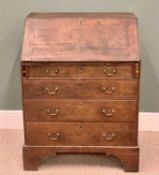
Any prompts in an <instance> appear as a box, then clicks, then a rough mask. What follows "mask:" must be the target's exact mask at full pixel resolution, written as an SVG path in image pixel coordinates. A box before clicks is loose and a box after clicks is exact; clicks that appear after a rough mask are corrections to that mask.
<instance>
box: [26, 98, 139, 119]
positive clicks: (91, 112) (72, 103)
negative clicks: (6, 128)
mask: <svg viewBox="0 0 159 175" xmlns="http://www.w3.org/2000/svg"><path fill="white" fill-rule="evenodd" d="M24 108H25V110H24V114H25V120H26V121H52V122H55V121H66V122H68V121H103V122H109V121H136V120H137V102H136V101H135V100H134V101H133V100H128V101H126V100H120V101H119V100H118V101H115V100H101V101H99V100H83V101H82V100H62V101H61V100H56V101H55V100H43V101H41V100H25V101H24Z"/></svg>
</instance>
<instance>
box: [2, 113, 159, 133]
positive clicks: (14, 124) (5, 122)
mask: <svg viewBox="0 0 159 175" xmlns="http://www.w3.org/2000/svg"><path fill="white" fill-rule="evenodd" d="M158 123H159V113H157V112H140V113H139V131H154V132H157V131H159V125H158ZM0 129H23V116H22V111H21V110H0Z"/></svg>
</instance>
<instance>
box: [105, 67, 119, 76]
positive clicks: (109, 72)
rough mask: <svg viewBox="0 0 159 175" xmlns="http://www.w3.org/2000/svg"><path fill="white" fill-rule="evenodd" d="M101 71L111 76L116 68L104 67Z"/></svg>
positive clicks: (115, 71)
mask: <svg viewBox="0 0 159 175" xmlns="http://www.w3.org/2000/svg"><path fill="white" fill-rule="evenodd" d="M103 72H104V74H105V75H106V76H109V77H111V76H113V75H114V74H116V73H117V69H116V68H113V69H110V70H109V69H104V70H103Z"/></svg>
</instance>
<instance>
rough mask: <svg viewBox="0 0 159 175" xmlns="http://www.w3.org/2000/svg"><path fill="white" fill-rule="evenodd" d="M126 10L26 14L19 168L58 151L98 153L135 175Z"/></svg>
mask: <svg viewBox="0 0 159 175" xmlns="http://www.w3.org/2000/svg"><path fill="white" fill-rule="evenodd" d="M137 28H138V27H137V19H136V17H135V16H134V15H133V14H131V13H44V14H43V13H32V14H30V15H29V16H28V17H27V18H26V21H25V31H24V41H23V47H22V59H21V70H22V71H21V72H22V89H23V112H24V131H25V143H24V146H23V160H24V169H25V170H36V169H37V168H38V166H39V164H40V163H41V161H42V160H44V159H46V158H48V157H49V156H51V155H56V154H58V153H104V154H105V155H111V156H114V157H116V158H118V159H119V160H120V161H121V163H122V164H123V166H124V168H125V171H138V164H139V147H138V105H139V101H138V99H139V79H140V55H139V44H138V29H137Z"/></svg>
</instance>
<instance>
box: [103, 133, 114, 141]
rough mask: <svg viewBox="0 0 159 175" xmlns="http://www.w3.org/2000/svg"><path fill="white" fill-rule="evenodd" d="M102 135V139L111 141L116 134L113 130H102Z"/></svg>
mask: <svg viewBox="0 0 159 175" xmlns="http://www.w3.org/2000/svg"><path fill="white" fill-rule="evenodd" d="M102 136H103V137H104V139H105V140H106V141H113V140H114V138H115V136H116V134H115V133H114V132H112V133H109V132H108V133H105V132H103V133H102Z"/></svg>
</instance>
